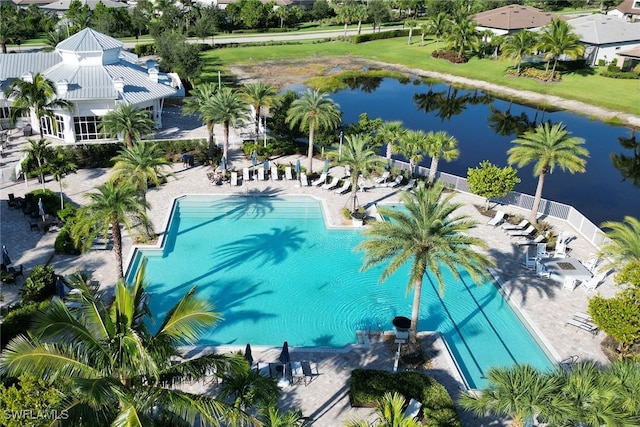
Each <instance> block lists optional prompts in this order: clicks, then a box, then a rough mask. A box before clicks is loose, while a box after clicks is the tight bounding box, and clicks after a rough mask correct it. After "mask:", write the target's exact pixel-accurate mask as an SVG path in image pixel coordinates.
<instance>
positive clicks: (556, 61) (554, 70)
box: [551, 56, 558, 80]
mask: <svg viewBox="0 0 640 427" xmlns="http://www.w3.org/2000/svg"><path fill="white" fill-rule="evenodd" d="M556 65H558V57H557V56H556V58H555V59H554V61H553V69H552V70H551V80H553V76H554V74H555V73H556Z"/></svg>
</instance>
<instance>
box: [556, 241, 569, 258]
mask: <svg viewBox="0 0 640 427" xmlns="http://www.w3.org/2000/svg"><path fill="white" fill-rule="evenodd" d="M553 257H554V258H566V257H567V244H566V243H564V242H561V241H558V242H556V247H555V250H554V252H553Z"/></svg>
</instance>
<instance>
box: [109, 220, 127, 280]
mask: <svg viewBox="0 0 640 427" xmlns="http://www.w3.org/2000/svg"><path fill="white" fill-rule="evenodd" d="M111 234H112V236H113V251H114V252H115V254H116V264H117V267H118V280H122V279H123V278H124V272H123V268H122V234H121V232H120V223H119V222H118V221H117V218H111Z"/></svg>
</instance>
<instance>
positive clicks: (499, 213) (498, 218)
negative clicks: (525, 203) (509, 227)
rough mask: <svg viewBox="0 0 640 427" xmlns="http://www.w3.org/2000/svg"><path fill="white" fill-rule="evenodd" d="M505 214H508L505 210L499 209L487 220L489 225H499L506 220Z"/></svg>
mask: <svg viewBox="0 0 640 427" xmlns="http://www.w3.org/2000/svg"><path fill="white" fill-rule="evenodd" d="M505 215H506V214H505V213H504V212H503V211H497V212H496V214H495V216H494V217H493V218H491V219H490V220H489V221H487V225H493V226H494V227H497V226H498V225H500V224H501V223H502V221H504V216H505Z"/></svg>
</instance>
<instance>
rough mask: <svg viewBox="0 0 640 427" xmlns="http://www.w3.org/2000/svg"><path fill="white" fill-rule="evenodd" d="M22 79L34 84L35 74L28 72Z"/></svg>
mask: <svg viewBox="0 0 640 427" xmlns="http://www.w3.org/2000/svg"><path fill="white" fill-rule="evenodd" d="M20 78H21V79H22V80H24V81H25V82H27V83H33V73H32V72H31V71H27V72H26V73H24V74H23V75H22V76H21V77H20Z"/></svg>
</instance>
